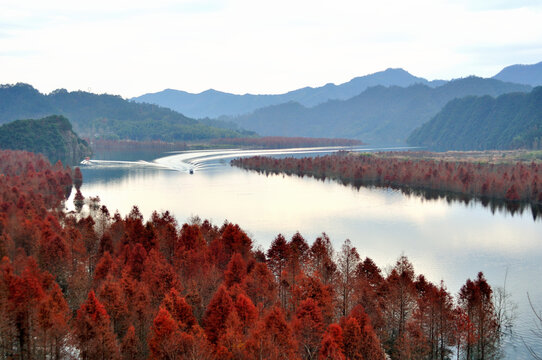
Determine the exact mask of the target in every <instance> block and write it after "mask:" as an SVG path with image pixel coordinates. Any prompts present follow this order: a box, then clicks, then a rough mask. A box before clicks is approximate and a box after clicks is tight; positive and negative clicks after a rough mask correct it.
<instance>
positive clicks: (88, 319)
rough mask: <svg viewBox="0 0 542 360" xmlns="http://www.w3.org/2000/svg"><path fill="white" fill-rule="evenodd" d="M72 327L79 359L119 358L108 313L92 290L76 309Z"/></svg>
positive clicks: (111, 359)
mask: <svg viewBox="0 0 542 360" xmlns="http://www.w3.org/2000/svg"><path fill="white" fill-rule="evenodd" d="M73 327H74V332H75V338H74V340H75V343H76V346H77V348H78V349H79V352H80V356H81V359H83V360H93V359H108V360H109V359H110V360H116V359H119V358H120V355H119V347H118V344H117V339H116V337H115V334H114V333H113V329H112V328H111V323H110V320H109V315H108V314H107V311H106V310H105V307H104V306H103V305H102V304H101V303H100V301H99V300H98V299H97V298H96V295H95V294H94V291H91V292H90V293H89V294H88V298H87V300H86V301H85V302H84V303H83V304H82V305H81V307H80V308H79V310H77V315H76V317H75V321H74V324H73Z"/></svg>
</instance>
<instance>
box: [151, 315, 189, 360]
mask: <svg viewBox="0 0 542 360" xmlns="http://www.w3.org/2000/svg"><path fill="white" fill-rule="evenodd" d="M149 351H150V357H149V358H150V359H151V360H176V359H180V358H181V354H182V349H181V332H180V331H179V327H178V326H177V323H176V321H175V320H174V319H173V317H171V314H170V313H169V311H167V310H166V309H164V308H163V307H161V308H160V310H158V314H157V315H156V317H155V318H154V321H153V324H152V327H151V332H150V336H149Z"/></svg>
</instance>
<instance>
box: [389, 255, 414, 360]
mask: <svg viewBox="0 0 542 360" xmlns="http://www.w3.org/2000/svg"><path fill="white" fill-rule="evenodd" d="M381 291H382V292H383V295H384V297H385V301H384V311H383V317H384V322H385V331H386V333H387V339H386V346H387V349H388V350H389V352H390V353H391V354H393V353H394V352H395V351H396V350H397V349H396V348H395V342H396V341H397V339H399V338H400V337H401V335H402V333H403V332H404V331H405V329H406V324H407V322H408V321H409V320H410V319H411V317H412V315H413V312H414V310H415V309H416V293H415V288H414V267H413V266H412V264H411V263H410V261H408V259H407V257H406V256H404V255H402V256H400V257H399V259H398V260H397V262H396V263H395V266H394V267H393V269H392V271H391V273H390V274H389V275H388V277H387V278H386V282H385V284H384V285H383V287H382V290H381ZM392 357H393V355H392Z"/></svg>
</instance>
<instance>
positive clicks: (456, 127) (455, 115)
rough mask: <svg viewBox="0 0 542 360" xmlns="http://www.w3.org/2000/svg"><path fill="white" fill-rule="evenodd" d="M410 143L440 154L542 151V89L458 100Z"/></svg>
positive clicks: (416, 134)
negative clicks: (492, 150) (521, 150)
mask: <svg viewBox="0 0 542 360" xmlns="http://www.w3.org/2000/svg"><path fill="white" fill-rule="evenodd" d="M407 141H408V143H409V144H410V145H414V146H425V147H428V148H430V149H436V150H450V149H452V150H485V149H518V148H524V149H542V87H537V88H535V89H533V91H531V92H530V93H528V94H525V93H512V94H504V95H501V96H499V97H497V98H492V97H490V96H483V97H466V98H463V99H455V100H453V101H450V102H449V103H448V104H447V105H446V106H445V107H444V108H443V109H442V110H441V111H440V112H439V113H438V114H437V115H436V116H435V117H434V118H433V119H431V121H429V122H427V123H425V124H423V125H422V126H421V127H420V128H418V129H416V130H415V131H413V132H412V134H411V135H410V136H409V138H408V140H407Z"/></svg>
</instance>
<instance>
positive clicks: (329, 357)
mask: <svg viewBox="0 0 542 360" xmlns="http://www.w3.org/2000/svg"><path fill="white" fill-rule="evenodd" d="M343 343H344V340H343V331H342V328H341V327H340V326H339V325H338V324H330V325H329V326H328V328H327V330H326V332H325V333H324V335H323V337H322V342H321V344H320V351H319V353H318V359H320V360H346V358H345V356H344V352H343V346H344V344H343Z"/></svg>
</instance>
